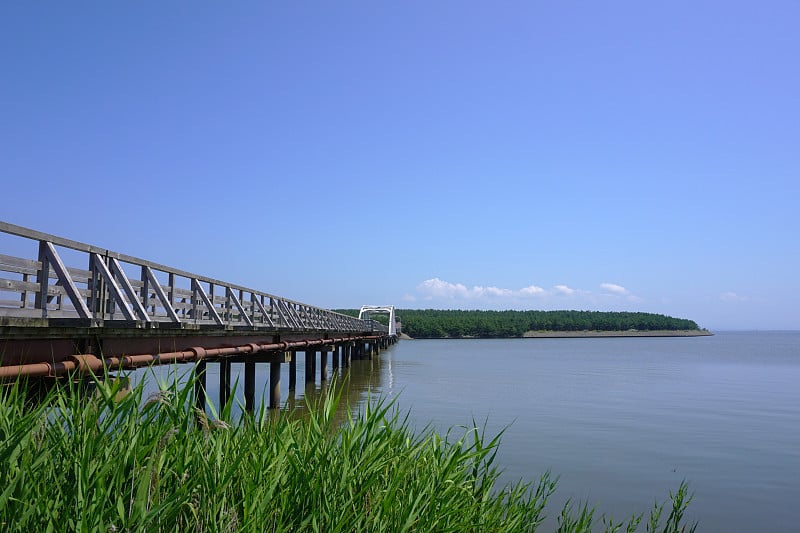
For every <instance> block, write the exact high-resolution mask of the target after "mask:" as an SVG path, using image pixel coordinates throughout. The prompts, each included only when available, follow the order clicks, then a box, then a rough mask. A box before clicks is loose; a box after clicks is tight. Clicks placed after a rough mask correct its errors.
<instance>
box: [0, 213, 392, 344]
mask: <svg viewBox="0 0 800 533" xmlns="http://www.w3.org/2000/svg"><path fill="white" fill-rule="evenodd" d="M0 232H2V233H6V234H10V235H15V236H17V237H23V238H25V239H30V240H33V241H36V243H37V244H38V254H37V256H36V257H35V258H30V257H28V258H19V257H13V256H9V255H3V254H0V316H12V317H20V318H47V319H57V318H63V319H83V320H84V321H89V322H90V325H100V323H102V322H105V321H126V322H131V323H133V324H132V325H134V324H135V325H136V326H139V327H147V326H148V325H150V326H152V327H156V326H157V327H169V325H174V327H181V325H184V324H197V325H209V326H214V327H217V328H226V329H227V328H247V329H252V328H258V329H260V328H268V329H274V330H282V329H291V330H326V331H341V332H368V331H373V332H382V328H383V326H382V325H381V324H378V323H375V322H374V321H371V320H359V319H357V318H354V317H350V316H347V315H343V314H340V313H335V312H333V311H329V310H327V309H321V308H318V307H314V306H311V305H307V304H303V303H300V302H296V301H293V300H289V299H286V298H281V297H279V296H275V295H272V294H269V293H266V292H261V291H257V290H253V289H250V288H247V287H242V286H239V285H236V284H233V283H226V282H223V281H219V280H216V279H213V278H209V277H205V276H200V275H197V274H193V273H190V272H185V271H182V270H178V269H175V268H171V267H168V266H164V265H160V264H158V263H154V262H151V261H146V260H143V259H139V258H136V257H131V256H128V255H124V254H120V253H117V252H112V251H110V250H106V249H103V248H98V247H96V246H91V245H88V244H83V243H80V242H76V241H71V240H68V239H64V238H61V237H56V236H54V235H48V234H46V233H41V232H38V231H35V230H32V229H28V228H24V227H21V226H16V225H13V224H9V223H6V222H0ZM60 252H61V253H60ZM76 252H77V253H76ZM62 256H63V257H64V258H66V257H67V256H69V257H70V261H69V263H70V264H69V265H67V264H66V263H65V261H64V260H63V259H62ZM78 265H82V266H78Z"/></svg>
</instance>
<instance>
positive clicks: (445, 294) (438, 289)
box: [417, 278, 469, 300]
mask: <svg viewBox="0 0 800 533" xmlns="http://www.w3.org/2000/svg"><path fill="white" fill-rule="evenodd" d="M417 291H419V292H421V293H422V294H423V295H424V296H425V298H426V299H427V300H431V299H433V298H447V299H453V298H466V297H468V296H469V290H468V289H467V287H466V286H465V285H462V284H461V283H450V282H448V281H444V280H441V279H439V278H432V279H426V280H425V281H423V282H422V283H420V284H419V285H417Z"/></svg>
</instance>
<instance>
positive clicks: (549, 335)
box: [400, 329, 713, 340]
mask: <svg viewBox="0 0 800 533" xmlns="http://www.w3.org/2000/svg"><path fill="white" fill-rule="evenodd" d="M710 335H713V333H711V332H710V331H708V330H703V329H699V330H698V329H693V330H653V331H639V330H628V331H526V332H525V333H523V334H522V337H475V336H469V335H468V336H463V337H409V336H408V335H406V334H405V333H401V334H400V338H401V339H408V340H413V339H414V338H418V339H422V338H434V339H477V338H505V339H519V338H525V339H558V338H591V337H707V336H710Z"/></svg>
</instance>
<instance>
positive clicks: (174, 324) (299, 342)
mask: <svg viewBox="0 0 800 533" xmlns="http://www.w3.org/2000/svg"><path fill="white" fill-rule="evenodd" d="M7 250H8V251H12V250H13V251H17V250H23V251H24V252H17V255H11V254H8V255H6V254H0V379H4V380H9V379H11V380H13V379H19V378H21V377H26V378H31V377H42V378H48V379H53V378H58V377H60V376H65V375H69V376H74V374H76V373H78V374H84V375H88V374H102V373H103V372H105V371H125V370H131V369H135V368H139V367H143V366H150V365H164V364H169V365H174V364H184V363H191V364H194V365H195V374H196V376H197V379H196V380H195V384H196V387H197V388H196V395H195V397H196V402H197V404H198V407H204V404H205V399H206V389H207V376H208V375H209V369H208V367H207V365H208V363H215V364H216V365H213V366H216V369H217V371H218V375H216V376H215V377H217V378H218V383H219V400H220V403H221V404H224V403H225V402H226V401H227V400H228V398H229V397H230V394H231V384H232V378H233V370H232V369H233V366H232V365H234V364H241V365H242V377H241V380H240V383H242V385H243V387H242V390H243V393H244V405H245V408H246V409H248V410H250V409H253V408H254V406H255V390H256V376H257V373H256V365H257V364H258V363H268V364H269V378H268V387H267V389H268V397H269V406H270V407H272V408H277V407H278V406H279V405H280V384H281V368H282V366H283V365H285V364H288V371H287V372H286V374H287V378H288V382H289V383H288V385H289V389H290V390H295V389H296V387H297V374H298V370H297V362H298V359H300V358H299V357H298V353H299V352H301V353H303V354H304V357H302V359H303V363H304V371H303V372H302V375H303V376H304V381H305V382H306V383H312V382H313V381H314V379H315V378H314V376H315V375H316V374H317V373H319V381H320V383H324V382H327V380H328V377H329V376H328V373H329V364H328V363H329V360H330V362H331V365H330V367H331V368H332V369H334V370H337V369H339V368H347V367H349V366H350V364H351V362H352V361H353V360H362V359H370V358H372V357H374V356H375V355H376V354H378V353H379V352H380V350H382V349H385V348H387V347H388V346H390V345H391V344H393V343H394V342H396V340H397V334H396V326H395V324H394V318H395V317H394V308H393V307H392V306H385V307H373V306H365V308H363V309H362V315H364V316H362V317H361V318H355V317H350V316H347V315H343V314H340V313H335V312H333V311H330V310H327V309H321V308H318V307H314V306H311V305H308V304H304V303H300V302H296V301H293V300H289V299H287V298H282V297H279V296H275V295H272V294H269V293H266V292H262V291H258V290H254V289H250V288H247V287H242V286H239V285H235V284H232V283H227V282H223V281H219V280H216V279H213V278H209V277H207V276H201V275H197V274H193V273H190V272H186V271H182V270H178V269H175V268H172V267H168V266H165V265H161V264H158V263H154V262H151V261H147V260H143V259H138V258H135V257H132V256H127V255H124V254H120V253H118V252H112V251H110V250H107V249H105V248H100V247H97V246H92V245H88V244H83V243H80V242H76V241H72V240H69V239H64V238H61V237H56V236H54V235H49V234H46V233H41V232H38V231H35V230H32V229H29V228H23V227H20V226H16V225H13V224H9V223H6V222H0V251H3V252H5V251H7ZM20 254H22V255H23V256H22V257H20ZM374 312H388V313H389V314H390V324H389V325H388V326H387V325H383V324H380V323H379V322H377V321H375V320H372V319H369V318H368V317H369V313H374ZM365 313H366V314H365ZM317 361H319V363H318V362H317Z"/></svg>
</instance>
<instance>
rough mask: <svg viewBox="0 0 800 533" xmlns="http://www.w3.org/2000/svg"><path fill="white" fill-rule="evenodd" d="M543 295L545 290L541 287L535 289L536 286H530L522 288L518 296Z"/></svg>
mask: <svg viewBox="0 0 800 533" xmlns="http://www.w3.org/2000/svg"><path fill="white" fill-rule="evenodd" d="M544 293H545V290H544V289H543V288H541V287H537V286H536V285H531V286H529V287H524V288H522V289H520V290H519V294H520V296H540V295H543V294H544Z"/></svg>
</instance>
